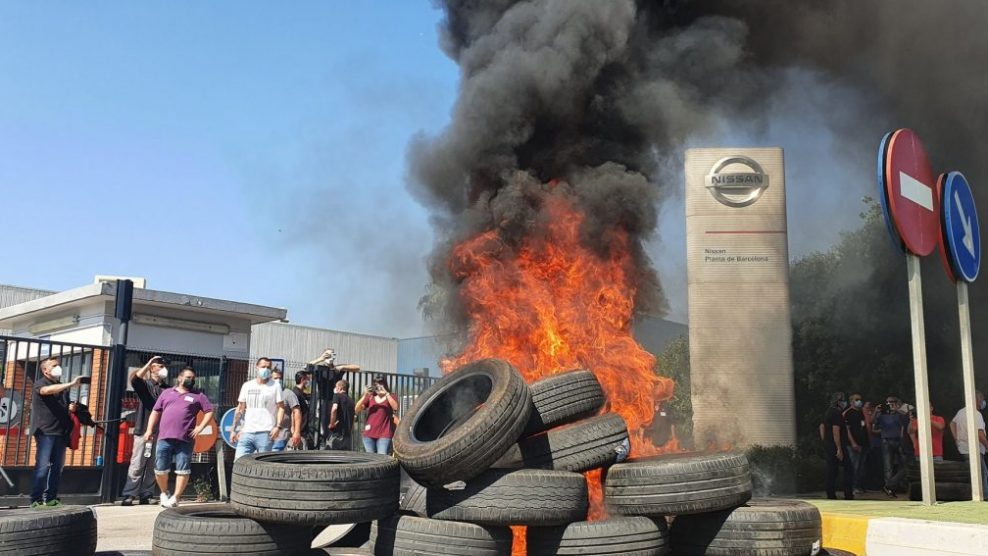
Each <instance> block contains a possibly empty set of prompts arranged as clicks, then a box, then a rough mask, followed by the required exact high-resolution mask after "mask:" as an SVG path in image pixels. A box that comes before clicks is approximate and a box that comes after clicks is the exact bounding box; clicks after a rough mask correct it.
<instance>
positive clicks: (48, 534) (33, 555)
mask: <svg viewBox="0 0 988 556" xmlns="http://www.w3.org/2000/svg"><path fill="white" fill-rule="evenodd" d="M95 552H96V516H95V515H94V514H93V510H91V509H89V508H87V507H85V506H63V507H60V508H51V509H45V510H41V511H39V510H31V509H27V508H22V509H13V510H3V513H0V554H9V555H11V556H15V555H16V556H48V555H52V556H55V555H61V554H94V553H95Z"/></svg>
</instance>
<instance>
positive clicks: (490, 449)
mask: <svg viewBox="0 0 988 556" xmlns="http://www.w3.org/2000/svg"><path fill="white" fill-rule="evenodd" d="M531 406H532V396H531V394H530V393H529V391H528V386H527V385H526V384H525V380H524V379H523V378H522V376H521V375H520V374H519V373H518V371H517V370H515V368H514V367H512V366H511V365H509V364H508V363H507V362H505V361H502V360H500V359H482V360H480V361H475V362H473V363H470V364H468V365H466V366H463V367H461V368H460V369H458V370H456V371H454V372H453V373H450V374H448V375H446V376H444V377H443V378H441V379H439V381H438V382H436V383H435V384H433V385H432V386H431V387H429V389H428V390H426V391H425V392H423V393H422V395H420V396H419V397H418V398H417V399H416V400H415V403H414V404H412V407H411V409H409V411H408V413H407V414H406V415H405V417H404V418H403V419H402V420H401V423H400V424H399V425H398V430H397V432H396V434H395V438H394V452H395V456H396V457H397V458H398V460H399V461H400V462H401V465H402V467H403V468H404V469H405V471H406V472H407V473H408V474H409V476H411V478H412V479H414V480H415V481H417V482H419V483H421V484H422V485H423V486H427V487H428V486H432V487H439V486H442V485H445V484H448V483H452V482H455V481H467V480H470V479H472V478H474V477H476V476H477V475H479V474H480V473H483V472H484V471H486V470H487V469H488V468H489V467H490V466H491V464H493V463H494V462H495V461H497V459H498V458H500V457H501V456H502V455H504V452H506V451H507V450H508V448H510V447H511V445H512V444H514V443H515V442H517V441H518V438H519V437H520V436H521V432H522V429H523V428H524V426H525V423H527V422H528V417H529V415H530V413H531V410H532V407H531Z"/></svg>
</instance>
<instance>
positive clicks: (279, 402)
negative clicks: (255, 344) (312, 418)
mask: <svg viewBox="0 0 988 556" xmlns="http://www.w3.org/2000/svg"><path fill="white" fill-rule="evenodd" d="M254 372H255V373H256V374H257V378H254V379H252V380H248V381H247V382H245V383H244V385H243V386H241V387H240V395H239V396H237V403H238V405H237V411H236V412H234V414H233V427H234V433H233V442H235V443H236V444H237V453H236V455H235V456H234V458H233V459H234V461H236V460H238V459H240V458H241V457H243V456H245V455H247V454H253V453H255V452H270V451H271V447H272V445H273V444H274V441H275V440H277V438H278V437H279V436H280V434H281V429H282V427H281V423H282V421H284V419H285V402H284V398H283V397H282V391H281V386H279V385H278V384H277V383H275V382H274V381H273V380H271V360H270V359H268V358H267V357H261V358H260V359H258V360H257V363H256V364H255V366H254ZM241 417H243V425H242V426H241V427H240V429H239V430H237V427H238V425H239V424H240V418H241Z"/></svg>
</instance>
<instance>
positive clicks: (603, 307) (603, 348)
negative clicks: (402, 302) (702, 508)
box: [443, 187, 677, 554]
mask: <svg viewBox="0 0 988 556" xmlns="http://www.w3.org/2000/svg"><path fill="white" fill-rule="evenodd" d="M561 189H565V187H563V188H560V187H554V188H551V189H550V190H549V191H548V192H547V193H545V196H544V198H543V206H542V214H541V216H542V217H543V218H542V224H541V225H540V226H539V227H537V229H535V230H533V231H532V232H531V233H529V235H528V236H527V237H525V238H522V239H521V240H520V241H519V242H518V243H516V244H515V245H514V246H513V247H512V246H510V245H509V244H508V242H507V241H506V240H505V239H504V237H503V236H502V234H501V233H500V232H499V231H498V230H489V231H487V232H484V233H481V234H479V235H477V236H475V237H473V238H470V239H468V240H466V241H463V242H462V243H460V244H458V245H457V246H456V247H455V248H454V249H453V252H452V255H451V257H450V270H451V271H452V273H453V276H454V277H455V278H456V279H457V280H459V281H460V284H461V286H460V296H461V300H462V302H463V305H464V308H465V310H466V313H467V315H468V316H469V319H470V329H469V343H468V345H467V346H466V348H465V349H464V351H463V352H462V353H461V354H459V355H458V356H456V357H453V358H451V359H447V360H445V361H443V369H444V371H447V372H448V371H451V370H453V369H455V368H457V367H459V366H461V365H464V364H466V363H469V362H471V361H475V360H477V359H481V358H485V357H498V358H501V359H505V360H507V361H509V362H511V363H512V364H513V365H514V366H515V367H517V368H518V370H519V371H520V372H521V374H522V375H523V376H524V377H525V379H526V380H527V381H528V382H532V381H534V380H538V379H540V378H542V377H545V376H548V375H552V374H555V373H559V372H563V371H567V370H570V369H575V368H585V369H589V370H591V371H592V372H593V373H594V374H595V375H596V376H597V378H598V380H599V381H600V383H601V385H602V386H603V389H604V393H605V394H606V395H607V400H608V401H607V405H606V406H605V407H604V409H603V411H604V412H616V413H618V414H620V415H621V416H622V417H623V418H624V420H625V422H626V423H627V424H628V432H629V436H630V440H631V447H632V452H631V453H632V454H633V455H635V456H647V455H654V454H658V453H661V452H665V451H669V450H670V449H672V450H675V449H677V447H676V445H675V444H676V443H675V441H672V442H671V443H670V444H667V445H666V446H664V447H662V448H661V449H660V448H656V447H655V446H653V445H652V443H651V442H650V441H649V439H648V438H647V436H646V434H645V430H644V429H645V428H646V427H647V426H648V425H649V424H650V423H651V422H652V418H653V413H654V403H655V400H656V399H660V400H667V399H669V398H671V397H672V394H673V386H674V384H673V381H672V380H671V379H668V378H665V377H660V376H657V375H656V373H655V362H656V361H655V357H654V356H653V355H652V354H650V353H648V352H647V351H645V349H643V348H642V347H641V345H639V344H638V343H637V342H636V341H635V339H634V337H633V336H632V333H631V324H632V318H633V317H634V300H635V294H636V293H637V290H638V284H637V283H636V277H637V276H638V275H639V272H638V267H637V265H638V264H639V262H638V261H636V259H635V257H634V255H633V253H632V250H631V248H630V239H629V237H628V233H627V232H626V231H625V230H623V229H621V228H620V227H617V226H615V227H614V228H612V229H611V230H607V231H606V234H607V239H608V241H607V249H606V250H605V251H604V252H600V251H595V250H593V249H591V248H589V247H587V246H585V245H583V242H582V241H581V228H582V224H583V222H584V219H585V217H584V215H583V214H582V213H581V212H580V211H579V210H577V209H576V208H575V207H574V206H573V204H572V203H571V202H570V201H569V200H568V199H566V197H565V196H564V195H565V194H564V193H563V192H562V191H561ZM587 481H588V485H589V487H590V499H591V508H590V512H589V516H588V519H591V520H593V519H601V518H603V517H604V516H605V512H604V505H603V493H602V485H601V472H600V471H599V470H597V471H593V472H590V473H587ZM513 529H514V530H515V541H516V542H515V551H514V553H515V554H524V553H525V552H524V539H525V536H524V528H521V527H516V528H513Z"/></svg>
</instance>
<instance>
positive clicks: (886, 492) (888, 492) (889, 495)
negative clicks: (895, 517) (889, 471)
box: [882, 487, 898, 498]
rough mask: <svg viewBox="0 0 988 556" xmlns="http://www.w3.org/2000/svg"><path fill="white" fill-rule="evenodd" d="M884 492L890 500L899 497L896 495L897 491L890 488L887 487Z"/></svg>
mask: <svg viewBox="0 0 988 556" xmlns="http://www.w3.org/2000/svg"><path fill="white" fill-rule="evenodd" d="M882 490H883V491H885V494H887V495H888V497H889V498H898V496H896V495H895V491H894V490H892V489H890V488H889V487H885V488H883V489H882Z"/></svg>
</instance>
